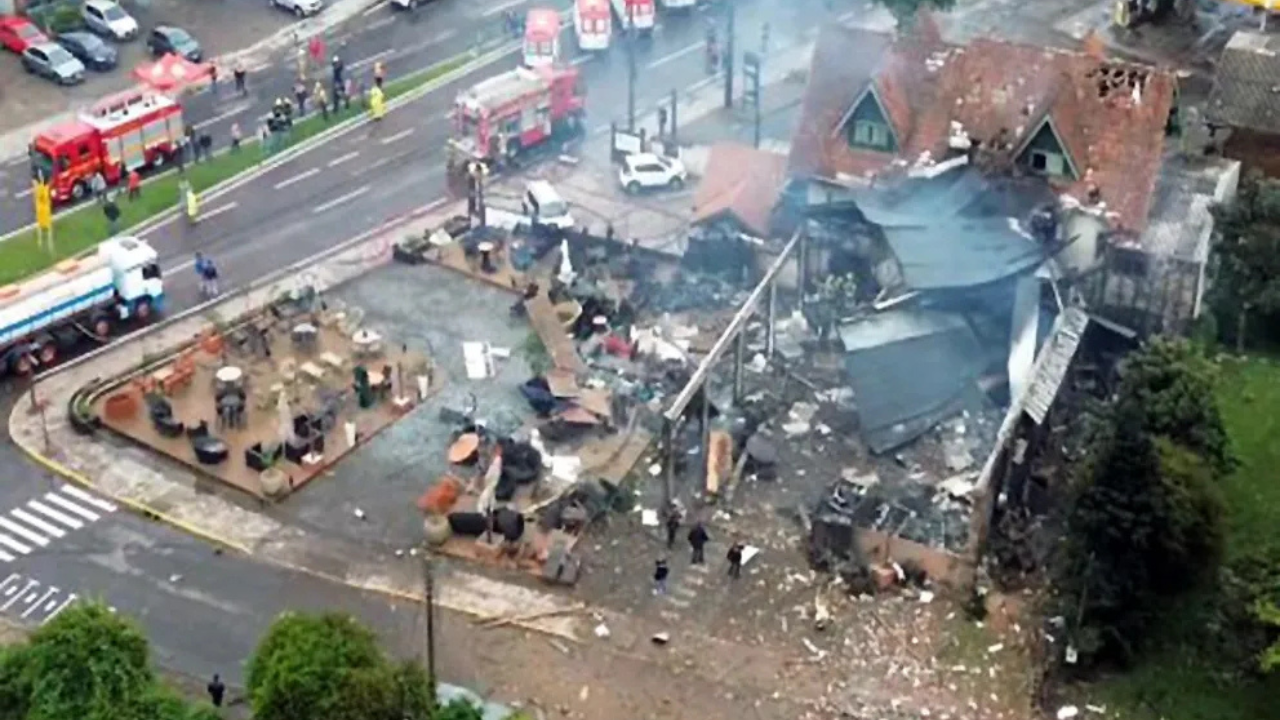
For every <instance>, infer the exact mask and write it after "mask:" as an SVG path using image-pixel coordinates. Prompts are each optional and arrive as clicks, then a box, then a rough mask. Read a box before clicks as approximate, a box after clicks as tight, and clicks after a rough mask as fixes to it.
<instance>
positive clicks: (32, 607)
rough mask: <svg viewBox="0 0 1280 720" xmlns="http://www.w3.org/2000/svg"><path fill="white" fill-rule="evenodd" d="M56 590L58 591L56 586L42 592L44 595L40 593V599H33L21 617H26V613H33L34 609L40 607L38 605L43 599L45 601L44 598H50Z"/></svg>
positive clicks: (42, 602) (41, 603)
mask: <svg viewBox="0 0 1280 720" xmlns="http://www.w3.org/2000/svg"><path fill="white" fill-rule="evenodd" d="M57 592H58V588H56V587H52V588H49V589H48V590H47V591H46V592H45V594H44V595H41V596H40V599H39V600H37V601H35V602H33V603H31V607H29V608H27V611H26V612H24V613H22V617H24V618H25V617H27V616H28V615H30V614H31V613H33V612H35V611H37V610H39V609H40V606H41V605H43V604H44V601H45V600H48V599H49V598H51V597H53V595H54V594H55V593H57Z"/></svg>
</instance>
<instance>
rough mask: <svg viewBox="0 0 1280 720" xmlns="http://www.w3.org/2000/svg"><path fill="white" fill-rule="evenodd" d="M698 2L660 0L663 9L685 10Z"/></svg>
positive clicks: (695, 0) (692, 0)
mask: <svg viewBox="0 0 1280 720" xmlns="http://www.w3.org/2000/svg"><path fill="white" fill-rule="evenodd" d="M697 4H698V0H662V8H663V9H664V10H687V9H691V8H692V7H693V6H695V5H697Z"/></svg>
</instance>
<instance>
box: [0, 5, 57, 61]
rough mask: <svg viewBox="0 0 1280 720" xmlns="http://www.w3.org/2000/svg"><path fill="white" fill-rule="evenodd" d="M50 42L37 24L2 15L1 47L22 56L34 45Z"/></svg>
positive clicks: (0, 22)
mask: <svg viewBox="0 0 1280 720" xmlns="http://www.w3.org/2000/svg"><path fill="white" fill-rule="evenodd" d="M46 42H49V38H47V37H45V34H44V33H42V32H40V28H38V27H36V25H35V23H33V22H31V21H30V20H28V19H26V18H24V17H18V16H16V15H0V45H3V46H4V47H5V49H6V50H8V51H10V52H14V53H17V54H19V55H21V54H22V53H24V52H26V50H27V48H29V47H31V46H32V45H39V44H40V43H46Z"/></svg>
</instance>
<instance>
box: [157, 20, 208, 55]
mask: <svg viewBox="0 0 1280 720" xmlns="http://www.w3.org/2000/svg"><path fill="white" fill-rule="evenodd" d="M147 47H148V48H150V50H151V54H152V55H154V56H156V57H160V56H161V55H168V54H169V53H176V54H178V55H181V56H182V57H184V58H186V59H188V60H190V61H191V62H200V61H201V60H203V59H204V50H202V49H201V48H200V43H198V42H196V39H195V38H193V37H191V34H190V33H188V32H187V31H186V30H183V29H182V28H180V27H174V26H172V25H160V26H158V27H157V28H156V29H155V30H152V31H151V34H150V35H148V36H147Z"/></svg>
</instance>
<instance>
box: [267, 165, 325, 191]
mask: <svg viewBox="0 0 1280 720" xmlns="http://www.w3.org/2000/svg"><path fill="white" fill-rule="evenodd" d="M318 172H320V168H311V169H310V170H304V171H302V172H300V173H298V174H297V175H294V176H293V177H291V178H288V179H286V180H281V181H280V182H278V183H276V189H277V190H280V189H281V188H287V187H289V186H290V185H292V184H294V183H300V182H302V181H303V180H306V179H307V178H309V177H311V176H313V175H315V174H316V173H318Z"/></svg>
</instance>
